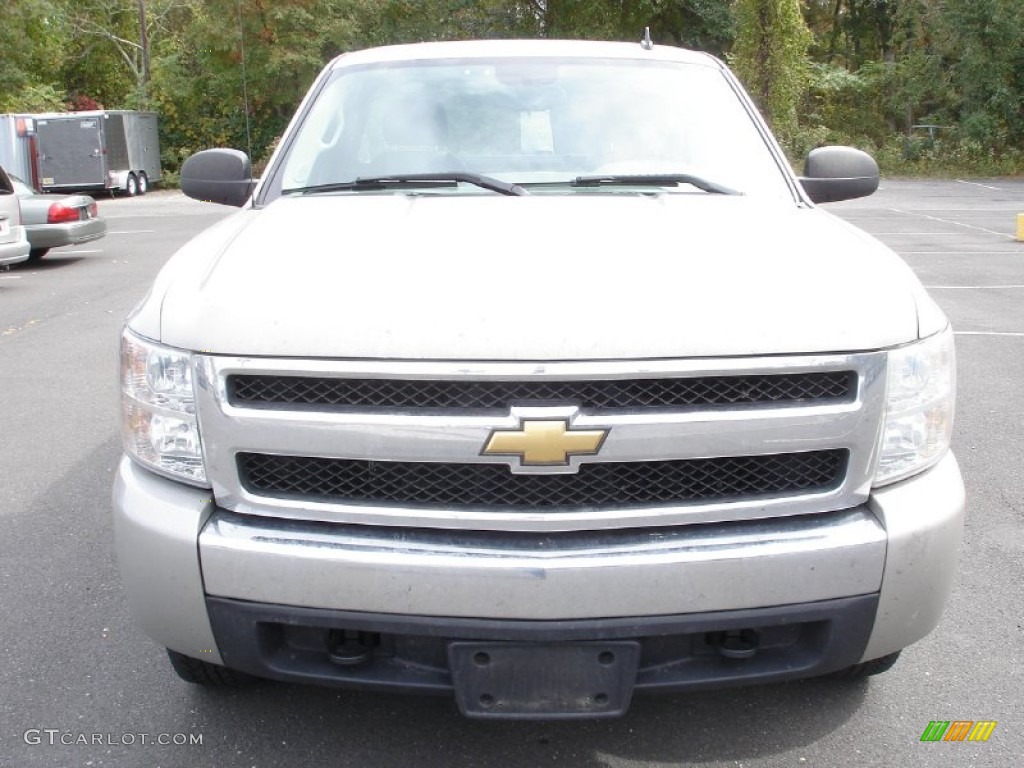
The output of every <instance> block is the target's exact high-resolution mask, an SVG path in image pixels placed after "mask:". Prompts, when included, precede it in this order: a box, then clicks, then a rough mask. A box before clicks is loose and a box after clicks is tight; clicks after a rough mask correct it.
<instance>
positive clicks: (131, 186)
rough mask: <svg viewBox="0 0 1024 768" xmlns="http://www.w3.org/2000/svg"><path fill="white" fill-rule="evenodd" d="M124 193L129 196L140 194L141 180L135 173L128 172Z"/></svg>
mask: <svg viewBox="0 0 1024 768" xmlns="http://www.w3.org/2000/svg"><path fill="white" fill-rule="evenodd" d="M124 193H125V194H126V195H128V197H135V196H136V195H137V194H139V180H138V179H137V178H135V174H134V173H129V174H128V179H127V181H125V183H124Z"/></svg>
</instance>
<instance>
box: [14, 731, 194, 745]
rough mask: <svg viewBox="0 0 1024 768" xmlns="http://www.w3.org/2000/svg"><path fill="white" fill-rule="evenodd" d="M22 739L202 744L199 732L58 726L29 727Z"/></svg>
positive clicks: (55, 742) (68, 742) (71, 742)
mask: <svg viewBox="0 0 1024 768" xmlns="http://www.w3.org/2000/svg"><path fill="white" fill-rule="evenodd" d="M22 739H24V741H25V743H26V744H28V745H30V746H36V745H39V744H48V745H50V746H56V745H58V744H63V745H64V746H66V747H70V746H90V745H91V746H100V747H115V746H116V747H131V746H134V745H136V744H138V745H140V746H146V745H153V744H159V745H160V746H168V745H175V746H179V747H184V746H197V745H199V746H202V743H203V734H201V733H109V732H108V733H81V732H79V733H76V732H74V731H62V730H60V729H59V728H29V729H28V730H27V731H25V733H24V734H22Z"/></svg>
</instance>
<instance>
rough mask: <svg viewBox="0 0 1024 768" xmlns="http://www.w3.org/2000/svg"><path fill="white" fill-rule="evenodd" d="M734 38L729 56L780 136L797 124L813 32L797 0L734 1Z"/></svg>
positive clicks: (794, 127) (786, 135) (806, 79)
mask: <svg viewBox="0 0 1024 768" xmlns="http://www.w3.org/2000/svg"><path fill="white" fill-rule="evenodd" d="M733 8H734V12H735V15H736V43H735V45H734V46H733V49H732V54H731V56H730V59H731V61H732V65H733V67H734V69H735V71H736V74H737V75H738V76H739V78H740V79H741V80H742V81H743V83H744V84H745V85H746V87H747V88H748V89H749V90H750V92H751V95H752V96H753V98H754V100H755V101H756V102H757V104H758V106H759V107H760V109H761V111H762V113H764V115H765V117H766V118H767V119H768V121H769V122H770V123H771V124H772V126H773V127H774V129H775V130H776V132H778V133H779V135H780V137H781V138H783V139H786V138H787V137H788V136H791V135H792V134H793V133H794V132H795V131H796V127H797V105H798V104H799V103H800V100H801V98H802V97H803V93H804V91H805V89H806V87H807V83H808V78H809V59H808V57H807V49H808V47H809V46H810V44H811V33H810V31H809V30H808V28H807V25H806V23H805V22H804V20H803V16H801V14H800V3H799V0H736V2H735V4H734V6H733Z"/></svg>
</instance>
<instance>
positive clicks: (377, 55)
mask: <svg viewBox="0 0 1024 768" xmlns="http://www.w3.org/2000/svg"><path fill="white" fill-rule="evenodd" d="M495 56H499V57H514V56H522V57H558V58H566V57H575V58H587V59H595V58H597V59H642V60H650V61H676V62H686V63H693V64H704V65H708V66H714V67H718V68H723V65H722V63H721V62H720V61H719V60H718V59H716V58H715V57H714V56H712V55H710V54H708V53H702V52H699V51H691V50H687V49H685V48H676V47H674V46H669V45H654V46H652V47H651V48H649V49H648V48H644V47H643V46H642V45H641V44H640V42H639V41H637V42H635V43H621V42H599V41H593V40H459V41H447V42H432V43H412V44H408V45H389V46H384V47H380V48H367V49H365V50H361V51H353V52H351V53H344V54H342V55H341V56H338V57H337V58H336V59H334V61H333V62H332V63H331V68H332V69H338V68H341V67H349V66H352V65H354V64H379V63H385V62H396V61H409V60H423V59H450V58H492V57H495Z"/></svg>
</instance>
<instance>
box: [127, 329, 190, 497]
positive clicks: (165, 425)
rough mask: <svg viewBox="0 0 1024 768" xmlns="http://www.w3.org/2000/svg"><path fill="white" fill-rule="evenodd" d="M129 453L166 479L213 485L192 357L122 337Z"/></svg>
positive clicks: (132, 336) (184, 353) (133, 335)
mask: <svg viewBox="0 0 1024 768" xmlns="http://www.w3.org/2000/svg"><path fill="white" fill-rule="evenodd" d="M121 411H122V414H121V415H122V435H123V437H124V450H125V452H126V453H127V454H128V455H129V456H131V457H132V458H133V459H135V460H136V461H138V462H139V463H141V464H143V465H145V466H146V467H148V468H149V469H152V470H155V471H156V472H159V473H160V474H162V475H166V476H168V477H171V478H174V479H175V480H184V481H185V482H187V483H191V484H193V485H200V486H204V487H209V485H208V483H207V481H206V466H205V464H204V462H203V446H202V442H201V441H200V439H199V422H198V421H197V420H196V400H195V393H194V392H193V390H192V355H191V354H190V353H188V352H183V351H181V350H177V349H172V348H170V347H164V346H161V345H159V344H154V343H152V342H149V341H143V340H142V339H140V338H139V337H138V336H136V335H135V334H133V333H132V332H131V331H129V330H127V329H125V331H124V333H123V334H122V336H121Z"/></svg>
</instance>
